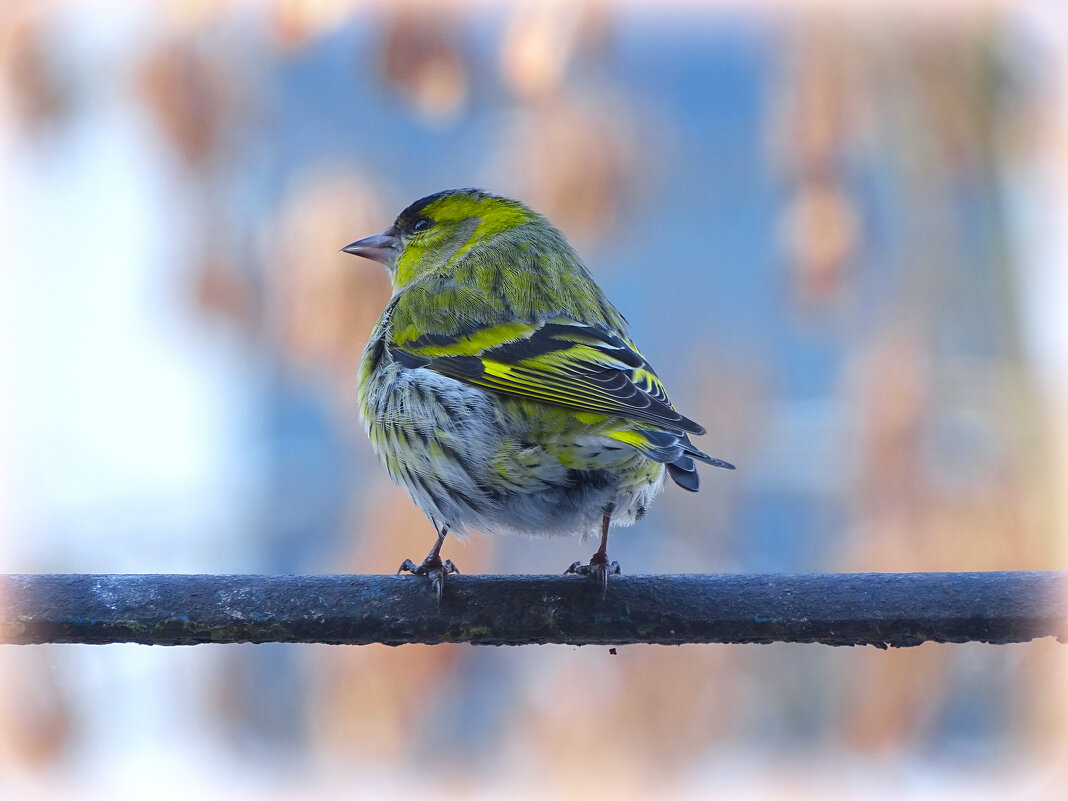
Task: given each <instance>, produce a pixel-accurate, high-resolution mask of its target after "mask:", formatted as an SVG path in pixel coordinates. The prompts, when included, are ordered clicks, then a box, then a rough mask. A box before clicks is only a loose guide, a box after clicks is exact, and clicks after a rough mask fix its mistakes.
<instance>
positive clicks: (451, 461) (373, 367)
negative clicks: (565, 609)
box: [344, 189, 732, 594]
mask: <svg viewBox="0 0 1068 801" xmlns="http://www.w3.org/2000/svg"><path fill="white" fill-rule="evenodd" d="M344 251H345V252H347V253H353V254H355V255H359V256H364V257H367V258H372V259H375V260H376V261H380V262H382V263H383V264H385V265H386V267H387V268H388V269H389V271H390V274H391V277H392V279H393V297H392V298H391V300H390V302H389V304H388V305H387V306H386V309H385V311H384V312H383V314H382V316H381V318H380V319H379V321H378V323H377V325H376V326H375V328H374V331H373V332H372V334H371V338H370V340H369V342H368V344H367V348H366V350H365V351H364V355H363V360H362V362H361V365H360V385H359V403H360V411H361V414H362V416H363V419H364V422H365V424H366V426H367V431H368V434H369V436H370V439H371V443H372V446H373V447H374V449H375V451H376V452H377V453H378V455H379V456H380V457H381V459H382V461H383V462H384V463H385V465H386V469H387V470H388V471H389V474H390V476H391V477H392V478H393V480H394V481H396V482H397V483H398V484H400V485H401V486H403V487H404V488H405V489H407V490H408V492H409V494H410V495H411V496H412V499H413V500H414V501H415V502H416V504H418V505H419V507H420V508H421V509H422V510H423V511H424V512H425V513H426V514H427V516H428V517H430V519H431V521H432V522H433V524H434V526H435V529H436V531H437V532H438V541H437V543H436V545H435V547H434V549H432V551H431V553H430V555H429V556H428V557H427V560H426V561H424V563H423V565H421V566H419V567H416V566H414V565H413V564H412V563H410V562H406V564H405V566H402V567H404V568H406V569H414V570H415V572H420V573H428V572H429V573H431V575H432V576H433V577H434V578H435V585H436V587H437V588H438V591H439V594H440V591H441V586H442V583H441V582H442V581H443V572H442V568H441V565H442V563H441V561H440V557H439V555H438V552H439V550H440V547H441V543H442V541H443V539H444V536H445V533H446V532H447V531H453V532H462V531H464V530H465V529H466V528H469V527H470V528H476V529H479V530H482V531H486V532H491V533H519V534H533V535H565V534H579V535H583V536H585V535H587V534H590V533H593V532H596V531H598V530H600V532H601V535H602V540H601V549H600V550H599V551H598V553H597V554H595V555H594V559H593V560H592V561H591V565H590V566H589V567H587V566H582V567H581V568H578V569H577V572H587V573H595V574H596V575H598V576H600V577H601V578H602V579H605V580H606V579H607V572H609V571H610V570H611V569H612V567H614V568H615V570H616V571H617V572H618V567H617V566H609V565H608V563H607V557H606V553H605V550H606V543H607V534H608V526H609V522H611V523H613V524H620V525H628V524H630V523H633V522H634V521H636V520H638V519H640V518H641V516H642V515H643V514H644V513H645V510H646V508H647V507H648V505H649V503H650V502H651V501H652V499H653V497H654V496H655V495H656V494H657V492H658V491H659V490H660V488H661V486H662V484H663V477H664V472H665V468H666V470H667V472H668V473H669V474H670V476H671V478H672V479H673V480H674V481H675V483H677V484H678V485H679V486H681V487H683V488H684V489H687V490H690V491H696V490H697V488H698V483H699V480H698V475H697V470H696V467H695V464H694V462H695V460H696V461H700V462H704V463H706V464H710V465H715V466H717V467H726V468H731V467H732V466H731V465H729V464H728V463H727V462H723V461H721V460H718V459H713V458H711V457H709V456H708V455H706V454H705V453H703V452H701V451H700V450H698V449H697V448H696V447H695V446H694V445H693V443H692V442H691V441H690V438H689V435H690V434H703V433H704V429H703V428H702V427H701V426H700V425H698V424H697V423H695V422H693V421H692V420H690V419H689V418H687V417H685V416H683V415H682V414H680V413H679V412H678V411H676V410H675V408H674V407H673V406H672V404H671V401H670V400H669V398H668V395H667V391H666V390H665V388H664V385H663V383H661V381H660V379H659V378H658V377H657V375H656V373H655V372H654V371H653V368H652V366H651V365H650V364H649V362H648V361H647V360H646V359H645V357H644V356H642V354H641V352H640V351H639V350H638V348H637V347H636V346H635V344H634V343H633V341H631V340H630V338H629V337H628V335H627V322H626V320H625V319H624V318H623V315H621V314H620V313H619V312H618V311H617V310H616V308H615V307H614V306H613V305H612V304H611V303H609V302H608V300H607V299H606V298H605V296H604V294H603V292H602V291H601V290H600V288H599V287H598V286H597V284H596V283H594V281H593V279H592V278H591V277H590V275H589V273H588V272H587V270H586V268H585V266H584V265H583V264H582V262H581V261H580V259H579V257H578V255H577V254H576V253H575V251H574V250H573V249H572V248H571V246H570V245H569V244H568V243H567V241H566V240H565V239H564V237H563V236H562V235H561V234H560V232H559V231H558V230H557V229H556V228H554V227H553V226H552V225H551V224H550V223H549V222H548V220H546V219H545V218H544V217H542V216H541V215H539V214H537V213H535V212H533V211H531V210H530V209H528V208H527V207H526V206H524V205H523V204H521V203H519V202H517V201H514V200H508V199H506V198H501V197H497V196H495V195H490V194H487V193H484V192H481V191H478V190H473V189H463V190H452V191H447V192H440V193H438V194H436V195H431V196H429V197H426V198H423V199H422V200H419V201H416V202H415V203H413V204H412V205H411V206H409V207H408V208H407V209H405V210H404V211H403V212H401V214H400V216H399V217H398V218H397V220H396V222H395V223H394V224H393V226H392V227H390V228H389V229H388V230H387V231H385V232H384V233H382V234H377V235H375V236H372V237H368V238H366V239H362V240H359V241H358V242H354V243H352V244H351V245H349V246H348V247H346V248H344ZM577 564H578V563H576V565H573V566H572V568H571V569H572V570H575V569H576V566H577ZM447 567H448V568H451V567H452V566H451V563H448V565H447ZM453 569H454V568H453ZM446 572H447V571H446Z"/></svg>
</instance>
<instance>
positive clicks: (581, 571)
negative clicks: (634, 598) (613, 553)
mask: <svg viewBox="0 0 1068 801" xmlns="http://www.w3.org/2000/svg"><path fill="white" fill-rule="evenodd" d="M568 573H575V574H577V575H580V576H589V577H590V578H594V579H597V580H598V581H600V582H601V586H602V587H603V588H604V594H605V595H607V594H608V577H609V576H618V575H619V574H620V569H619V562H609V561H608V557H607V556H602V555H601V554H594V555H593V558H592V559H590V562H589V564H586V565H584V564H582V562H574V563H572V565H571V566H570V567H569V568H568V569H567V570H565V571H564V575H565V576H566V575H567V574H568Z"/></svg>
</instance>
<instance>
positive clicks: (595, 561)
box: [564, 504, 619, 594]
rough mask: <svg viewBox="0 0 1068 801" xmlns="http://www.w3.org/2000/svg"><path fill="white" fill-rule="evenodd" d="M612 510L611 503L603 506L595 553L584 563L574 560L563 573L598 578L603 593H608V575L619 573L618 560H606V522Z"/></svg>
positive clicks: (610, 516) (609, 518) (613, 509)
mask: <svg viewBox="0 0 1068 801" xmlns="http://www.w3.org/2000/svg"><path fill="white" fill-rule="evenodd" d="M613 511H615V506H614V505H613V504H609V505H608V506H607V507H605V510H604V517H603V518H602V519H601V547H600V548H598V549H597V553H595V554H594V555H593V556H592V557H590V563H589V564H588V565H584V564H582V562H575V563H574V564H572V565H571V567H569V568H568V569H567V570H565V571H564V573H565V574H567V573H578V574H580V575H583V576H591V577H593V578H596V579H600V581H601V585H602V586H603V587H604V591H605V594H607V593H608V577H609V575H613V574H614V575H619V562H609V561H608V522H609V521H610V520H611V519H612V512H613Z"/></svg>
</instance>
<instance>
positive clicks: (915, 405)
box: [0, 0, 1068, 799]
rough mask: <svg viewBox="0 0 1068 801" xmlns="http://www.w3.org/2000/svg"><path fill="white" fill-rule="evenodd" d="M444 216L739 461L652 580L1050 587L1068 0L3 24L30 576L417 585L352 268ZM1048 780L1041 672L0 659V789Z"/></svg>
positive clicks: (352, 793) (616, 661)
mask: <svg viewBox="0 0 1068 801" xmlns="http://www.w3.org/2000/svg"><path fill="white" fill-rule="evenodd" d="M853 5H857V6H859V7H857V8H854V7H852V6H853ZM456 186H481V187H483V188H486V189H488V190H491V191H494V192H497V193H500V194H505V195H509V196H514V197H518V198H521V199H523V200H524V201H526V202H527V203H528V204H530V205H531V206H533V207H534V208H536V209H538V210H540V211H542V212H544V213H545V214H547V215H548V216H549V217H550V219H552V220H553V221H554V222H556V223H557V224H558V225H559V227H560V228H562V229H563V230H564V232H565V233H566V234H567V235H568V236H569V238H570V239H571V241H572V242H573V243H574V244H575V245H576V246H577V247H578V249H579V250H580V252H581V253H583V254H584V256H585V258H586V260H587V262H588V264H589V266H590V268H591V270H592V271H593V273H594V274H595V276H596V277H597V278H598V280H599V281H600V283H601V284H602V285H603V286H604V287H605V289H606V290H607V292H608V294H609V296H610V297H611V298H613V300H614V301H615V302H616V304H617V305H618V306H619V307H620V308H621V310H622V311H623V312H624V314H626V315H627V316H628V317H629V319H630V320H631V322H632V325H633V332H634V335H635V338H636V340H637V341H639V342H640V343H641V344H642V346H643V350H644V351H645V352H646V353H647V354H648V355H649V356H650V358H651V360H652V361H653V363H654V364H655V365H656V366H657V369H658V371H659V372H660V374H661V375H662V376H663V377H664V378H665V380H666V382H667V384H668V386H669V387H670V389H671V391H672V397H673V399H674V400H675V401H676V403H677V404H678V405H679V406H680V408H681V409H683V410H684V411H685V412H686V413H687V414H688V415H690V416H692V417H694V418H696V419H697V420H699V421H701V422H703V423H704V424H705V426H706V427H707V428H708V430H709V433H708V435H707V436H706V437H703V438H702V440H701V442H700V445H701V447H702V448H705V449H706V450H708V451H709V452H710V453H712V454H713V455H715V456H720V457H723V458H725V459H728V460H730V461H732V462H734V463H736V464H737V465H738V470H737V471H736V472H735V473H730V474H729V473H725V472H719V471H712V470H706V471H705V474H704V476H703V479H704V481H703V486H702V491H701V493H700V494H698V495H696V496H691V495H689V494H685V493H682V492H678V491H674V490H673V489H672V488H668V489H667V490H666V492H665V494H664V496H663V497H662V498H661V499H660V500H659V501H658V503H657V504H655V505H654V507H653V508H652V509H651V513H650V515H649V517H648V518H647V519H646V520H645V521H644V522H643V523H642V524H641V525H639V526H637V527H635V528H633V529H628V530H621V531H620V533H619V534H617V535H615V537H614V540H613V556H614V557H615V558H618V559H619V560H620V561H621V562H622V564H623V566H624V569H625V570H626V571H628V572H631V573H636V572H760V571H765V572H770V571H784V572H800V571H912V570H989V569H1064V568H1065V567H1068V560H1066V549H1065V545H1066V540H1065V536H1064V534H1065V531H1066V526H1065V524H1066V521H1068V414H1066V412H1068V314H1066V310H1068V12H1066V10H1065V6H1064V5H1063V4H1061V3H1058V2H1052V1H1051V2H1041V1H1039V0H1036V1H1035V2H971V3H969V2H962V1H960V0H955V1H954V2H944V3H929V2H919V0H916V1H915V2H911V1H910V2H889V0H887V1H886V2H869V3H864V4H844V3H843V4H836V3H831V2H808V3H806V2H792V3H788V2H763V3H759V4H755V5H751V4H743V3H717V4H713V5H711V6H705V5H701V4H698V3H683V2H651V1H650V2H636V1H635V2H624V3H612V2H608V0H602V1H600V2H599V1H598V0H571V1H570V2H569V1H568V0H550V1H548V2H533V1H531V2H515V3H501V4H498V3H490V2H460V1H459V0H452V1H450V2H439V3H433V4H429V3H415V2H392V3H386V2H379V3H374V2H347V3H346V2H340V3H332V2H327V0H318V1H316V0H272V1H271V2H263V3H254V2H237V1H236V0H234V1H232V2H226V1H225V0H198V1H196V2H175V1H173V0H172V1H171V2H159V3H134V2H114V3H94V2H70V1H68V2H10V1H9V2H7V3H5V4H3V5H0V571H3V572H68V571H69V572H205V573H226V572H284V573H299V572H347V571H351V572H368V573H387V572H392V571H393V570H395V569H396V566H397V564H398V563H399V562H400V561H401V560H402V559H403V558H405V557H413V558H418V557H421V556H422V554H423V553H425V551H426V549H427V548H428V547H429V546H430V544H431V542H432V539H433V533H432V531H431V529H430V527H429V525H428V524H427V523H426V521H425V519H424V518H423V517H422V516H421V514H420V513H419V512H418V511H417V510H416V509H415V508H414V506H413V505H412V504H411V503H410V502H409V501H408V499H407V497H406V496H405V495H404V494H403V492H401V491H400V490H398V489H396V488H394V487H393V486H391V484H390V483H389V481H388V478H387V477H386V474H385V471H384V470H383V469H381V468H380V467H379V465H378V464H377V463H376V460H375V458H374V457H373V454H372V453H371V452H370V448H369V446H368V443H367V440H366V437H365V436H364V434H363V431H362V427H361V425H360V423H359V420H358V417H357V412H356V404H355V381H356V365H357V362H358V359H359V356H360V353H361V350H362V347H363V345H364V343H365V341H366V337H367V334H368V332H369V331H370V329H371V326H372V324H373V322H374V320H375V319H376V317H377V315H378V314H379V312H380V310H381V309H382V307H383V306H384V304H385V302H386V299H387V298H388V294H389V287H388V281H387V279H386V276H385V274H384V273H383V272H382V271H381V270H380V268H379V267H378V266H377V265H375V264H373V263H371V262H366V261H363V260H358V259H353V258H351V257H348V256H344V255H342V254H339V253H338V252H337V251H338V248H339V247H341V246H343V245H345V244H346V243H348V242H350V241H352V240H353V239H356V238H359V237H362V236H364V235H367V234H370V233H374V232H376V231H379V230H382V229H383V228H385V227H386V226H387V225H388V224H389V222H390V221H391V220H392V218H393V216H395V214H396V213H397V212H398V211H399V210H400V209H402V208H403V207H404V206H406V205H407V204H408V203H409V202H411V201H412V200H414V199H416V198H418V197H421V196H423V195H426V194H429V193H431V192H434V191H437V190H440V189H443V188H449V187H456ZM591 550H592V549H591V547H590V544H589V543H587V544H580V543H578V542H577V541H553V542H546V541H527V540H505V539H490V538H486V537H483V536H481V535H475V536H473V537H472V538H471V539H470V540H469V542H468V543H467V544H466V545H461V544H459V543H456V542H452V543H451V545H449V546H448V555H449V556H451V557H452V558H453V559H455V560H456V561H457V563H458V564H459V565H460V567H461V569H463V570H464V571H465V572H502V573H512V572H522V573H538V572H553V573H555V572H559V571H560V570H562V569H563V568H564V567H565V566H566V565H568V564H570V562H572V561H573V560H575V559H585V558H587V557H588V556H589V552H590V551H591ZM1066 780H1068V648H1066V647H1065V646H1062V645H1058V644H1056V643H1054V642H1051V641H1042V642H1037V643H1032V644H1027V645H1020V646H1001V647H993V646H982V645H968V646H938V645H925V646H922V647H919V648H914V649H906V650H901V651H891V652H879V651H876V650H875V649H870V648H868V649H831V648H826V647H822V646H815V645H813V646H784V645H776V646H700V647H698V646H690V647H682V648H664V647H638V646H631V647H626V648H620V649H619V651H618V655H612V654H610V653H609V652H608V650H607V649H605V648H581V649H579V648H569V647H530V648H521V649H500V648H471V647H446V646H437V647H423V646H407V647H401V648H394V649H389V648H385V647H363V648H343V647H326V646H266V645H264V646H227V647H209V646H202V647H198V648H189V649H165V648H146V647H138V646H108V647H81V646H48V647H45V646H41V647H24V648H14V647H6V648H2V649H0V797H3V798H31V799H32V798H52V797H61V798H75V797H77V798H81V797H99V798H105V797H106V798H126V797H129V798H134V797H137V798H140V797H144V796H145V795H146V794H151V795H152V796H153V797H162V798H170V797H173V798H186V797H191V796H193V795H194V794H196V795H198V796H200V797H202V798H217V797H218V798H223V797H225V798H268V799H273V798H313V797H325V798H349V797H356V798H362V797H370V798H374V797H385V796H389V797H397V796H400V795H402V794H405V795H413V796H417V797H431V798H436V797H445V798H466V797H485V798H489V797H493V798H495V797H500V796H501V795H502V794H504V793H507V794H508V795H509V796H512V795H515V796H517V797H529V798H545V797H565V798H566V797H590V796H591V795H597V796H603V797H606V798H614V799H626V798H638V797H641V798H677V797H679V798H720V797H722V798H821V799H823V798H851V799H853V798H860V799H864V798H895V799H898V798H940V799H941V798H969V799H971V798H998V799H1003V798H1013V799H1016V798H1021V799H1046V798H1060V797H1063V796H1062V795H1060V792H1063V788H1064V787H1065V786H1066V784H1065V782H1066ZM1058 791H1060V792H1058Z"/></svg>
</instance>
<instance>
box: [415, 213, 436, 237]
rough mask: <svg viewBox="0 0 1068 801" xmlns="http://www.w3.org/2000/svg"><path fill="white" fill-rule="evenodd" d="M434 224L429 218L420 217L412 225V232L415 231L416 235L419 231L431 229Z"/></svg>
mask: <svg viewBox="0 0 1068 801" xmlns="http://www.w3.org/2000/svg"><path fill="white" fill-rule="evenodd" d="M433 224H434V223H433V221H432V220H431V219H430V218H429V217H420V218H419V219H418V220H416V221H415V223H414V224H413V225H412V230H413V231H415V232H416V233H418V232H419V231H425V230H426V229H427V228H429V227H430V226H432V225H433Z"/></svg>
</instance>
